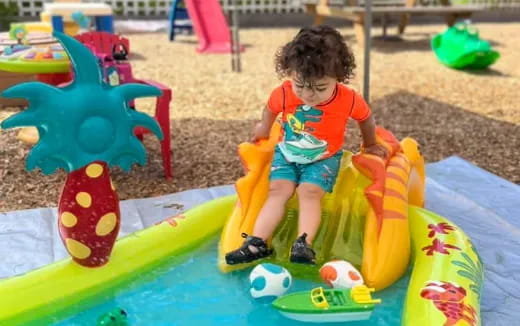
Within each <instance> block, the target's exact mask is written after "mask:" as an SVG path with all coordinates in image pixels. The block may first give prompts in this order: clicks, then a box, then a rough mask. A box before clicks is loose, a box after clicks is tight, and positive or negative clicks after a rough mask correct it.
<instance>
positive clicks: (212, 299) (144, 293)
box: [54, 239, 408, 326]
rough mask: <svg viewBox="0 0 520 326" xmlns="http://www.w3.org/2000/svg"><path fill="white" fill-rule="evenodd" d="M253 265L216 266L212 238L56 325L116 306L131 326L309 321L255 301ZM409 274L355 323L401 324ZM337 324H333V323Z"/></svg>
mask: <svg viewBox="0 0 520 326" xmlns="http://www.w3.org/2000/svg"><path fill="white" fill-rule="evenodd" d="M249 272H250V269H248V270H245V271H240V272H235V273H231V274H222V273H220V272H219V270H218V268H217V239H214V240H212V241H209V242H208V243H206V244H205V245H203V246H202V247H200V248H199V249H197V250H195V251H194V252H193V253H192V254H190V255H188V256H187V258H186V259H185V260H184V261H183V262H182V263H180V264H177V265H173V266H169V267H165V268H160V269H158V270H156V271H155V272H154V273H153V277H150V275H147V279H148V280H150V279H151V281H145V282H143V281H141V282H139V281H138V282H134V283H131V284H129V285H128V286H127V287H126V288H122V289H120V290H118V291H117V293H115V294H114V296H113V297H111V298H110V299H108V301H106V302H100V303H99V305H96V306H94V307H92V308H90V309H87V310H85V311H83V312H81V313H79V314H77V315H76V316H73V317H70V318H69V319H67V320H63V321H61V322H58V323H56V324H54V326H93V325H95V324H96V320H97V318H98V317H99V316H100V315H102V314H103V313H105V312H108V311H110V310H113V309H114V308H117V307H119V308H122V309H124V310H125V311H126V312H127V314H128V320H129V324H130V325H132V326H145V325H146V326H174V325H198V326H199V325H219V326H221V325H248V326H266V325H288V326H296V325H300V326H301V325H308V324H306V323H302V322H297V321H293V320H289V319H286V318H285V317H283V316H282V315H280V314H279V313H278V312H277V311H276V310H274V309H273V308H272V307H271V306H270V304H269V303H264V302H258V301H255V299H253V298H252V297H251V295H250V294H249V278H248V276H249ZM407 284H408V278H404V279H402V280H400V281H399V282H397V284H395V285H394V286H392V288H391V289H389V290H384V291H382V292H378V293H377V294H375V295H374V297H375V298H381V299H383V304H381V305H379V306H378V307H377V308H376V309H375V310H374V313H373V314H372V317H371V319H370V320H368V321H362V322H350V323H348V325H351V326H396V325H399V324H400V320H401V312H402V305H403V301H404V296H405V292H406V286H407ZM321 285H323V284H319V283H315V282H311V281H303V280H293V285H292V287H291V289H290V290H289V292H296V291H302V290H310V289H312V288H313V287H315V286H321ZM331 325H333V324H331Z"/></svg>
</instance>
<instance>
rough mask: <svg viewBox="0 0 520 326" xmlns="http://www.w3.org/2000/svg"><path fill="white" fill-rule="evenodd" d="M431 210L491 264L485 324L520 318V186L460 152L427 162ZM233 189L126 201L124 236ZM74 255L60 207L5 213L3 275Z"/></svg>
mask: <svg viewBox="0 0 520 326" xmlns="http://www.w3.org/2000/svg"><path fill="white" fill-rule="evenodd" d="M427 176H428V178H427V189H426V191H427V194H426V200H427V203H426V208H427V209H429V210H431V211H434V212H436V213H438V214H440V215H442V216H445V217H447V218H448V219H450V220H452V221H453V222H455V223H456V224H458V225H459V226H460V227H461V228H462V229H463V230H464V231H465V232H466V233H467V234H468V235H469V237H470V238H471V239H472V240H473V243H474V244H475V246H476V248H477V249H478V251H479V253H480V255H481V256H482V259H483V261H484V266H485V281H484V291H483V295H482V322H483V325H493V326H502V325H504V326H505V325H507V326H512V325H518V324H519V322H518V320H520V310H519V309H518V308H519V307H520V276H519V275H520V207H519V205H520V186H518V185H515V184H513V183H510V182H508V181H506V180H504V179H501V178H499V177H497V176H495V175H493V174H491V173H489V172H487V171H484V170H482V169H480V168H478V167H476V166H474V165H472V164H470V163H469V162H467V161H464V160H462V159H460V158H458V157H450V158H448V159H445V160H443V161H440V162H437V163H431V164H428V165H427ZM233 192H234V188H233V186H222V187H214V188H209V189H196V190H190V191H186V192H182V193H177V194H172V195H167V196H162V197H156V198H147V199H134V200H127V201H123V202H121V212H122V228H121V236H123V235H126V234H129V233H132V232H135V231H137V230H140V229H142V228H145V227H148V226H151V225H153V224H154V223H156V222H158V221H160V220H162V219H164V218H166V217H168V216H172V215H176V214H178V213H180V212H181V211H184V210H187V209H189V208H191V207H194V206H196V205H198V204H200V203H203V202H205V201H208V200H211V199H213V198H217V197H220V196H223V195H228V194H231V193H233ZM66 256H67V253H66V251H65V249H64V248H63V246H62V243H61V240H60V238H59V235H58V233H57V217H56V209H52V208H42V209H31V210H24V211H16V212H8V213H0V261H1V262H2V264H1V265H0V278H5V277H9V276H13V275H19V274H23V273H26V272H28V271H30V270H33V269H35V268H38V267H41V266H44V265H47V264H49V263H52V262H53V261H56V260H60V259H62V258H64V257H66Z"/></svg>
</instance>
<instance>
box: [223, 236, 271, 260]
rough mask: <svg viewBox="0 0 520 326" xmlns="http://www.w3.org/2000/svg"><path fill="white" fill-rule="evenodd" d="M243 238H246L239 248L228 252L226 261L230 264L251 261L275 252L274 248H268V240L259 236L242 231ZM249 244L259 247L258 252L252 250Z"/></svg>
mask: <svg viewBox="0 0 520 326" xmlns="http://www.w3.org/2000/svg"><path fill="white" fill-rule="evenodd" d="M242 238H245V239H246V240H245V241H244V243H243V244H242V246H241V247H240V248H238V249H237V250H234V251H231V252H228V253H227V254H226V263H227V264H228V265H235V264H244V263H250V262H252V261H255V260H257V259H261V258H265V257H267V256H269V255H271V254H272V253H273V250H272V249H269V248H267V242H265V241H264V240H262V239H261V238H259V237H253V236H249V235H247V234H246V233H242ZM249 246H253V247H255V248H256V249H258V251H257V252H252V251H251V249H249Z"/></svg>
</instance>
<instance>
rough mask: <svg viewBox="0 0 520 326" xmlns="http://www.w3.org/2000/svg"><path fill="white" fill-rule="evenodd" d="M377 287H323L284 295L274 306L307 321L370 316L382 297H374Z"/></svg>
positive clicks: (344, 319)
mask: <svg viewBox="0 0 520 326" xmlns="http://www.w3.org/2000/svg"><path fill="white" fill-rule="evenodd" d="M373 291H374V289H370V288H367V287H366V286H365V285H357V286H355V287H353V288H352V289H345V290H340V289H323V288H322V287H318V288H315V289H313V290H312V291H302V292H296V293H291V294H287V295H284V296H282V297H279V298H278V299H276V300H275V301H273V303H272V306H273V308H275V309H276V310H278V311H279V312H280V313H281V314H282V315H284V316H285V317H287V318H290V319H294V320H298V321H303V322H349V321H355V320H367V319H369V318H370V316H371V314H372V311H373V310H374V308H375V305H376V304H379V303H381V299H372V296H371V292H373Z"/></svg>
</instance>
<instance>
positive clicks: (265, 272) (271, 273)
mask: <svg viewBox="0 0 520 326" xmlns="http://www.w3.org/2000/svg"><path fill="white" fill-rule="evenodd" d="M249 282H250V285H251V289H250V293H251V296H252V297H253V298H255V299H259V298H262V299H275V298H277V297H279V296H281V295H283V294H285V292H287V290H288V289H289V288H290V287H291V284H292V277H291V274H290V273H289V271H288V270H287V269H285V268H283V267H281V266H278V265H274V264H269V263H264V264H260V265H257V266H256V267H255V268H253V270H252V271H251V274H249Z"/></svg>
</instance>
